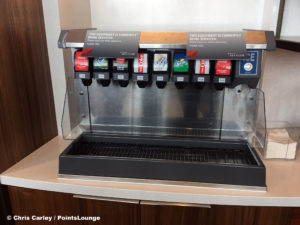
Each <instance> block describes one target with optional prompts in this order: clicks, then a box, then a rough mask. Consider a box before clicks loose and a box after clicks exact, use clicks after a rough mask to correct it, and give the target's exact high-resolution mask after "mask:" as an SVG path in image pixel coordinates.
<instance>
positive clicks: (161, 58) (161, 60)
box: [153, 53, 168, 71]
mask: <svg viewBox="0 0 300 225" xmlns="http://www.w3.org/2000/svg"><path fill="white" fill-rule="evenodd" d="M153 71H168V54H158V53H156V54H154V62H153Z"/></svg>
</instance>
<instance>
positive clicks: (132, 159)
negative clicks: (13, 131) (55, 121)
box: [59, 133, 266, 187]
mask: <svg viewBox="0 0 300 225" xmlns="http://www.w3.org/2000/svg"><path fill="white" fill-rule="evenodd" d="M59 174H62V175H85V176H101V177H120V178H134V179H151V180H169V181H187V182H202V183H217V184H230V185H244V186H260V187H265V186H266V183H265V176H266V170H265V167H264V165H263V163H262V162H261V160H260V159H259V157H258V155H257V154H256V152H255V150H254V149H252V148H251V147H250V146H249V145H248V143H247V142H245V141H220V140H196V139H179V138H174V137H173V138H172V137H141V136H127V137H125V136H114V135H113V136H109V135H107V136H104V135H103V136H100V135H99V134H88V133H84V134H82V135H81V136H80V137H78V138H77V139H76V140H74V141H73V142H72V143H71V145H70V146H68V147H67V149H65V150H64V152H62V153H61V155H60V156H59Z"/></svg>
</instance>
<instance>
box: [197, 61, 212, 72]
mask: <svg viewBox="0 0 300 225" xmlns="http://www.w3.org/2000/svg"><path fill="white" fill-rule="evenodd" d="M209 69H210V61H209V60H203V59H197V60H196V63H195V74H209Z"/></svg>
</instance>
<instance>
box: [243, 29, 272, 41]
mask: <svg viewBox="0 0 300 225" xmlns="http://www.w3.org/2000/svg"><path fill="white" fill-rule="evenodd" d="M244 34H245V42H246V44H267V40H266V35H265V32H264V31H245V32H244Z"/></svg>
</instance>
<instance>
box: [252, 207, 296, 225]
mask: <svg viewBox="0 0 300 225" xmlns="http://www.w3.org/2000/svg"><path fill="white" fill-rule="evenodd" d="M292 210H293V209H292V208H288V207H286V208H285V207H257V210H256V214H255V222H254V225H288V224H290V223H291V215H292Z"/></svg>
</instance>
